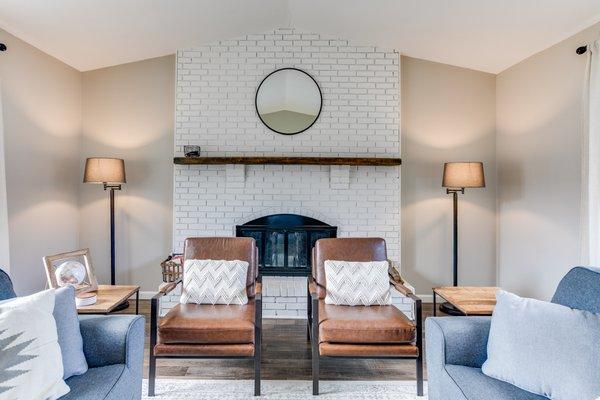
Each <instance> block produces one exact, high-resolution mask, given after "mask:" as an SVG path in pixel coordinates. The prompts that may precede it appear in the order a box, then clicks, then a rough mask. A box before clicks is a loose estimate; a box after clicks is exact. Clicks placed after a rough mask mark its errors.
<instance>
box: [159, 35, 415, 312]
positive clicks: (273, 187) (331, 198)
mask: <svg viewBox="0 0 600 400" xmlns="http://www.w3.org/2000/svg"><path fill="white" fill-rule="evenodd" d="M282 67H296V68H299V69H302V70H304V71H306V72H308V73H309V74H311V75H312V76H313V77H314V78H315V80H316V81H317V82H318V84H319V86H320V88H321V91H322V93H323V108H322V113H321V115H320V117H319V119H318V120H317V122H316V123H315V124H314V125H313V126H312V127H311V128H310V129H309V130H307V131H305V132H302V133H300V134H298V135H292V136H286V135H280V134H277V133H275V132H272V131H270V130H269V129H267V128H266V127H265V126H264V125H263V124H262V122H261V121H260V120H259V118H258V116H257V115H256V111H255V106H254V96H255V91H256V88H257V87H258V85H259V83H260V81H261V80H262V79H263V78H264V77H265V76H266V75H267V74H269V73H270V72H272V71H274V70H275V69H278V68H282ZM176 96H177V99H176V127H175V155H176V156H181V155H183V145H186V144H196V145H200V146H201V147H202V151H201V152H202V155H215V156H216V155H221V156H227V155H282V156H346V157H352V156H370V157H376V156H382V157H383V156H387V157H399V156H400V133H399V127H400V83H399V57H398V54H397V53H395V52H394V51H390V50H383V49H379V48H375V47H372V46H355V45H352V44H349V43H348V42H347V41H346V40H339V39H334V38H328V37H324V36H322V35H318V34H314V33H303V32H298V31H296V30H294V29H277V30H275V31H273V32H269V33H265V34H256V35H247V36H244V37H241V38H238V39H233V40H227V41H221V42H217V43H214V44H212V45H207V46H203V47H199V48H194V49H189V50H181V51H178V53H177V94H176ZM174 174H175V175H174V197H173V207H174V228H173V238H174V239H173V240H174V243H173V250H174V252H181V251H182V247H183V241H184V240H185V238H186V237H191V236H214V235H223V236H234V235H235V226H236V225H240V224H243V223H246V222H248V221H251V220H253V219H255V218H258V217H261V216H265V215H271V214H280V213H292V214H299V215H304V216H308V217H312V218H316V219H318V220H320V221H323V222H325V223H327V224H330V225H334V226H337V227H338V236H340V237H344V236H381V237H383V238H385V240H386V242H387V247H388V255H389V257H390V259H392V260H395V261H399V260H400V167H371V166H368V167H365V166H360V167H348V166H335V167H334V166H332V167H329V166H299V165H289V166H276V165H259V166H256V165H252V166H241V165H227V166H225V165H175V168H174ZM263 286H264V291H263V302H264V317H266V318H269V317H291V318H298V317H305V315H306V278H299V277H264V278H263ZM177 301H178V297H177V293H176V292H175V293H174V294H173V295H172V296H168V297H166V298H165V299H164V301H163V302H162V305H161V308H162V310H161V311H162V312H163V313H164V312H166V310H167V309H168V308H170V307H172V306H173V305H174V304H175V303H176V302H177ZM394 303H395V304H396V305H397V306H398V307H401V308H402V309H403V310H406V311H410V310H411V309H412V307H411V302H410V301H409V300H408V299H405V298H404V297H402V296H401V295H399V294H397V293H395V296H394Z"/></svg>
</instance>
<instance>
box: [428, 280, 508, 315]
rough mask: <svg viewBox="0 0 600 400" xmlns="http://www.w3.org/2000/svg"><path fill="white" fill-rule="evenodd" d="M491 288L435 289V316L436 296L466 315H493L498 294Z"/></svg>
mask: <svg viewBox="0 0 600 400" xmlns="http://www.w3.org/2000/svg"><path fill="white" fill-rule="evenodd" d="M499 289H500V288H497V287H490V286H442V287H436V288H433V315H434V316H435V315H436V312H437V305H436V295H437V296H440V297H441V298H443V299H444V300H446V301H447V302H448V303H450V304H452V305H453V306H454V307H456V308H457V309H458V310H459V311H460V312H462V313H463V314H464V315H467V316H468V315H492V312H493V311H494V307H495V306H496V292H497V291H498V290H499Z"/></svg>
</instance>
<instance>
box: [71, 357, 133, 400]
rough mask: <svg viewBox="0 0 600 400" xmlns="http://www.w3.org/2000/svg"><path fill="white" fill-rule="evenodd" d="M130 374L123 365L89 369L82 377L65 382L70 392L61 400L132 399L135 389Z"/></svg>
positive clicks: (74, 377)
mask: <svg viewBox="0 0 600 400" xmlns="http://www.w3.org/2000/svg"><path fill="white" fill-rule="evenodd" d="M132 379H133V377H132V376H131V372H130V371H129V368H127V366H126V365H125V364H113V365H107V366H105V367H97V368H90V369H88V370H87V372H86V373H85V374H83V375H77V376H72V377H71V378H69V379H67V380H66V381H65V382H66V383H67V385H68V386H69V388H70V389H71V391H70V392H69V393H68V394H66V395H65V396H63V397H61V398H60V399H61V400H124V399H127V400H129V399H133V398H134V394H135V390H134V389H135V387H134V385H132V384H131V380H132Z"/></svg>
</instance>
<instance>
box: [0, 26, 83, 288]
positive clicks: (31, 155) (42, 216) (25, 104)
mask: <svg viewBox="0 0 600 400" xmlns="http://www.w3.org/2000/svg"><path fill="white" fill-rule="evenodd" d="M0 42H3V43H5V44H6V45H7V47H8V51H6V52H3V53H0V80H1V81H2V85H1V87H2V114H3V121H4V138H3V139H4V143H3V144H4V153H5V159H4V161H5V168H6V187H7V210H6V211H7V215H8V231H9V252H10V273H11V275H12V278H13V280H14V282H15V288H16V290H17V292H18V293H20V294H26V293H30V292H33V291H36V290H40V289H42V288H43V287H44V284H45V281H46V279H45V273H44V268H43V264H42V256H44V255H48V254H52V253H55V252H61V251H65V250H72V249H75V248H77V241H78V237H77V236H78V233H77V232H78V218H79V212H78V204H77V203H78V194H77V189H78V183H77V182H78V180H79V167H80V165H79V164H80V159H79V139H80V132H81V73H79V72H78V71H76V70H75V69H73V68H71V67H68V66H67V65H65V64H63V63H62V62H60V61H58V60H56V59H54V58H52V57H50V56H48V55H46V54H44V53H42V52H40V51H39V50H37V49H35V48H34V47H32V46H30V45H28V44H26V43H25V42H23V41H21V40H19V39H17V38H15V37H14V36H12V35H10V34H8V33H7V32H5V31H3V30H0ZM0 170H1V168H0ZM0 216H2V211H0Z"/></svg>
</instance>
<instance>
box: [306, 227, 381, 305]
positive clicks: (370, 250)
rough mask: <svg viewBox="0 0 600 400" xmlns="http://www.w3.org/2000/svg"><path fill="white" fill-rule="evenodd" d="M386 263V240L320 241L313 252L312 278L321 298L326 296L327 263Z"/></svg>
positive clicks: (340, 239)
mask: <svg viewBox="0 0 600 400" xmlns="http://www.w3.org/2000/svg"><path fill="white" fill-rule="evenodd" d="M326 260H336V261H386V260H387V251H386V248H385V240H383V239H381V238H335V239H319V240H317V241H316V243H315V247H314V248H313V251H312V276H313V278H314V280H315V282H316V283H317V292H318V294H319V298H320V299H323V298H325V295H326V290H325V288H326V287H327V286H326V281H325V261H326Z"/></svg>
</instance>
